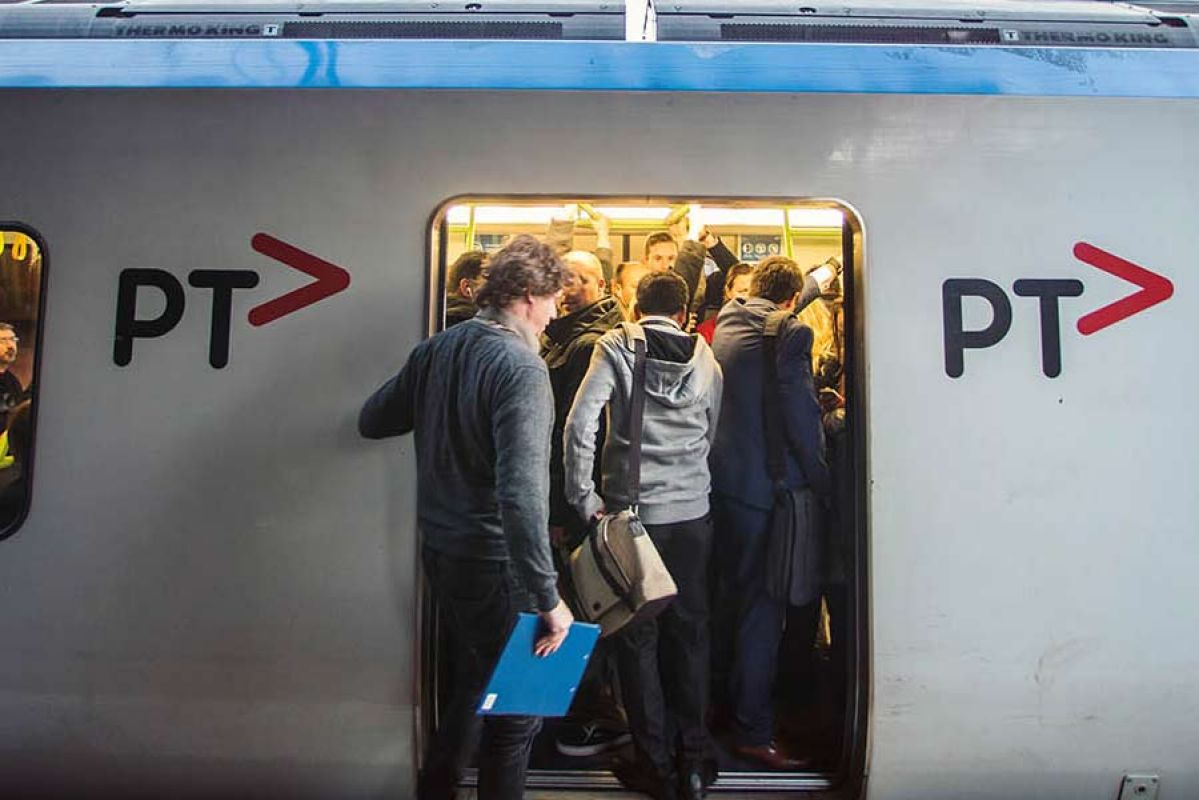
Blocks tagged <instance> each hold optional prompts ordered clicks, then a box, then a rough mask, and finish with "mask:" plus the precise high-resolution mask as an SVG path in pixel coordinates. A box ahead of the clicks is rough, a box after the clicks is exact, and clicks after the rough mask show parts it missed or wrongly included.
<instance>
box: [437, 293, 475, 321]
mask: <svg viewBox="0 0 1199 800" xmlns="http://www.w3.org/2000/svg"><path fill="white" fill-rule="evenodd" d="M478 311H479V307H478V306H476V305H475V301H474V300H468V299H466V298H465V297H462V296H461V295H457V294H451V295H446V298H445V326H446V327H447V328H452V327H454V326H455V325H457V324H458V323H459V322H466V321H467V320H468V319H470V318H471V317H473V316H474V315H475V314H477V313H478Z"/></svg>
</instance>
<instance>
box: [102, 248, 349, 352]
mask: <svg viewBox="0 0 1199 800" xmlns="http://www.w3.org/2000/svg"><path fill="white" fill-rule="evenodd" d="M250 246H251V247H253V248H254V249H255V250H256V251H258V252H259V253H262V254H263V255H264V256H269V257H270V258H273V259H275V260H276V261H278V262H280V263H282V264H285V265H287V266H289V267H291V268H293V269H297V270H299V271H300V272H303V273H305V274H307V275H311V276H312V277H313V278H316V280H315V281H313V282H312V283H310V284H308V285H307V286H301V287H300V288H299V289H296V290H294V291H291V292H288V293H287V294H284V295H281V296H279V297H276V298H275V299H274V300H268V301H267V302H265V303H262V304H261V305H257V306H255V307H254V308H252V309H250V324H251V325H253V326H255V327H258V326H261V325H266V324H268V323H271V322H274V321H275V320H277V319H279V318H280V317H285V316H287V315H288V314H291V313H292V312H294V311H299V310H300V309H301V308H304V307H305V306H310V305H312V304H313V303H316V302H319V301H321V300H324V299H325V298H326V297H329V296H330V295H334V294H337V293H338V292H340V291H342V290H344V289H345V288H346V287H347V286H349V285H350V273H348V272H346V271H345V270H344V269H342V268H341V267H339V266H337V265H336V264H331V263H329V262H328V261H325V260H324V259H323V258H318V257H317V256H314V255H313V254H312V253H307V252H305V251H303V250H301V249H300V248H298V247H295V246H293V245H290V244H288V243H287V242H284V241H280V240H279V239H276V238H275V237H274V236H271V235H269V234H265V233H259V234H255V235H254V238H253V239H251V240H250ZM187 282H188V284H189V285H190V286H192V287H193V288H196V289H210V290H211V291H212V328H211V332H210V333H209V337H208V363H209V364H211V365H212V366H213V367H215V368H216V369H221V368H222V367H224V366H225V365H226V364H228V363H229V330H230V327H231V322H232V320H231V315H232V308H233V291H234V290H235V289H253V288H254V287H255V286H257V285H258V273H257V272H254V271H253V270H248V269H197V270H192V271H191V272H189V273H188V275H187ZM143 287H145V288H148V289H155V290H157V291H159V292H161V293H162V296H163V299H164V300H165V301H166V304H165V306H164V307H163V310H162V313H160V314H159V315H158V316H157V317H153V318H149V319H140V318H138V316H137V296H138V290H139V289H141V288H143ZM185 305H186V299H185V295H184V291H183V284H182V283H180V282H179V279H178V278H176V277H175V276H174V275H172V274H171V273H169V272H167V271H166V270H161V269H125V270H121V276H120V284H119V287H118V289H117V324H116V339H115V340H114V343H113V348H112V360H113V362H114V363H116V364H117V366H120V367H124V366H128V365H129V362H131V361H132V360H133V340H134V339H154V338H157V337H159V336H165V335H166V334H168V333H170V332H171V331H172V330H173V329H174V328H175V326H176V325H178V324H179V320H181V319H183V309H184V306H185Z"/></svg>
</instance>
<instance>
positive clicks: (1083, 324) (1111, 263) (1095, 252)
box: [1074, 242, 1174, 336]
mask: <svg viewBox="0 0 1199 800" xmlns="http://www.w3.org/2000/svg"><path fill="white" fill-rule="evenodd" d="M1074 257H1075V258H1077V259H1078V260H1079V261H1082V262H1083V263H1085V264H1090V265H1091V266H1092V267H1095V268H1096V269H1101V270H1103V271H1104V272H1107V273H1110V274H1112V275H1115V276H1116V277H1117V278H1123V279H1124V280H1126V281H1128V282H1129V283H1135V284H1136V285H1137V286H1140V287H1141V290H1140V291H1139V292H1134V293H1132V294H1130V295H1128V297H1125V298H1123V299H1121V300H1117V301H1116V302H1114V303H1111V304H1109V305H1106V306H1104V307H1103V308H1100V309H1096V310H1095V311H1092V312H1091V313H1090V314H1087V315H1086V316H1083V317H1081V318H1080V319H1079V320H1078V332H1079V333H1081V334H1082V335H1083V336H1090V335H1091V334H1092V333H1095V332H1096V331H1101V330H1103V329H1104V328H1106V327H1107V326H1108V325H1115V324H1116V323H1117V322H1119V321H1120V320H1122V319H1127V318H1128V317H1131V316H1132V315H1133V314H1138V313H1140V312H1142V311H1144V310H1145V309H1147V308H1152V307H1153V306H1155V305H1157V304H1158V303H1163V302H1165V301H1166V300H1169V299H1170V297H1171V296H1172V295H1173V294H1174V284H1172V283H1170V280H1169V279H1168V278H1166V277H1165V276H1163V275H1158V274H1157V273H1156V272H1150V271H1149V270H1147V269H1145V268H1144V267H1142V266H1138V265H1137V264H1134V263H1132V262H1131V261H1125V260H1124V259H1122V258H1120V257H1119V256H1117V255H1113V254H1111V253H1109V252H1107V251H1106V250H1100V249H1099V248H1098V247H1095V246H1094V245H1090V244H1087V243H1086V242H1079V243H1078V244H1076V245H1074Z"/></svg>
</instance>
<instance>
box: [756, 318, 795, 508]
mask: <svg viewBox="0 0 1199 800" xmlns="http://www.w3.org/2000/svg"><path fill="white" fill-rule="evenodd" d="M790 316H791V312H790V311H785V310H780V311H773V312H771V313H770V314H768V315H767V317H766V326H765V328H764V329H763V331H762V358H763V369H762V421H763V424H764V425H765V428H766V471H767V472H768V473H769V474H770V479H771V480H772V481H774V485H775V488H779V487H781V486H782V485H783V484H784V482H785V481H786V479H787V455H786V449H785V445H784V442H786V430H785V428H784V425H783V404H782V397H781V393H780V391H779V372H778V337H779V331H780V330H782V327H783V323H784V322H785V321H786V320H787V318H788V317H790Z"/></svg>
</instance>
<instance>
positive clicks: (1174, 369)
mask: <svg viewBox="0 0 1199 800" xmlns="http://www.w3.org/2000/svg"><path fill="white" fill-rule="evenodd" d="M634 5H636V7H634ZM1197 5H1199V4H1197ZM1190 11H1191V4H1189V3H1181V2H1175V3H1167V4H1149V5H1147V6H1126V5H1122V4H1110V3H1103V2H1042V3H1025V2H1018V1H1017V0H1013V1H1012V2H1005V1H1004V0H991V2H987V3H981V4H971V5H969V6H957V5H952V6H950V5H939V6H935V7H931V8H929V7H922V6H920V5H917V4H907V3H901V2H891V3H886V4H882V3H868V2H854V3H850V4H848V5H846V6H837V7H836V8H832V7H822V6H818V5H813V6H802V7H801V6H796V5H795V4H784V3H773V2H757V3H752V4H733V3H723V4H721V3H716V2H709V1H708V0H703V1H702V2H700V1H696V2H683V3H678V4H671V5H670V6H662V7H659V8H658V9H657V12H656V15H655V14H654V13H652V9H650V10H648V12H649V13H647V8H646V6H645V4H643V3H642V4H629V7H627V8H626V7H625V6H624V5H623V4H615V3H574V2H571V3H561V4H548V3H546V4H530V3H490V2H486V0H485V2H483V3H470V4H454V5H453V6H452V7H451V6H450V5H448V4H444V3H441V4H438V3H424V4H417V3H379V4H374V3H357V4H355V3H322V4H315V5H314V4H306V3H291V4H279V3H270V2H263V3H253V4H231V3H226V4H214V3H211V2H204V3H201V2H188V1H186V0H176V1H174V2H166V1H165V0H161V1H159V0H146V1H144V2H136V1H135V2H130V3H120V4H103V3H100V4H96V3H92V4H84V3H69V2H68V3H55V2H40V3H39V2H26V3H15V4H10V5H5V6H0V104H2V105H0V108H3V109H4V112H5V114H4V123H3V124H4V136H3V143H4V146H3V147H2V148H0V233H2V234H3V249H2V250H0V314H2V315H4V317H0V322H8V323H9V324H11V325H12V326H13V332H14V338H19V340H20V342H19V349H20V355H19V357H16V358H17V360H16V361H15V362H14V363H13V364H12V365H11V366H10V367H9V369H10V371H11V372H12V373H13V374H14V375H15V376H16V377H17V379H18V380H19V381H20V383H21V385H22V388H23V390H24V391H25V392H26V393H27V394H28V396H29V398H30V400H31V402H30V404H29V405H28V406H27V408H26V409H25V411H24V412H23V413H24V414H25V415H26V417H27V424H28V426H29V428H28V430H29V431H30V432H31V434H30V435H28V436H27V438H26V439H23V440H20V441H19V442H18V443H17V444H16V445H12V447H13V449H14V455H15V456H16V459H17V460H16V463H17V465H18V466H19V467H20V469H21V474H20V481H19V482H15V481H14V482H12V483H11V486H15V487H16V488H15V489H11V491H9V493H8V494H7V495H6V497H7V498H8V499H9V501H10V502H9V503H8V505H7V506H5V508H6V509H7V510H6V511H5V513H6V514H7V516H6V517H5V519H7V521H8V522H7V527H6V528H5V531H4V533H5V538H4V539H3V541H0V597H2V598H3V602H2V606H3V610H2V611H0V641H2V642H3V643H4V647H3V648H2V649H0V720H2V722H0V785H4V786H6V787H9V788H10V790H11V791H13V792H14V794H13V796H18V795H17V794H16V793H15V792H16V791H17V790H20V792H21V794H22V795H31V796H36V795H38V794H41V795H64V796H121V797H130V796H140V795H141V794H146V795H163V794H169V795H176V796H198V797H199V796H204V797H207V796H238V797H241V796H268V797H274V796H280V797H284V796H286V797H307V796H313V797H382V796H389V797H407V796H411V794H412V792H413V790H414V776H415V766H414V765H416V764H418V763H419V761H420V755H421V752H422V748H423V747H424V746H425V744H426V742H427V734H428V731H429V728H430V726H431V725H432V724H434V723H435V721H436V714H437V706H438V685H439V680H440V678H439V676H440V675H441V670H442V669H443V666H442V665H441V664H440V663H439V655H438V650H437V647H436V636H435V635H434V629H435V616H434V614H433V611H432V609H431V607H430V603H429V600H428V598H427V596H426V595H425V592H424V587H423V583H422V579H421V576H420V574H419V570H418V562H419V559H418V558H417V557H416V556H417V553H418V542H419V534H418V531H417V529H416V514H415V495H416V486H415V468H414V466H415V465H414V459H413V454H412V445H411V442H410V441H405V440H397V442H396V443H393V444H389V445H379V444H376V443H371V442H367V441H364V440H362V439H360V438H359V437H358V435H357V432H356V429H355V417H356V414H357V410H358V408H359V406H360V404H361V402H362V401H363V400H364V399H365V397H366V396H367V395H368V394H369V392H370V391H371V390H373V389H374V388H375V387H376V386H377V385H378V384H379V383H381V382H382V381H383V380H384V379H386V378H387V377H389V376H390V375H391V374H393V373H394V371H395V370H396V369H397V368H398V367H399V366H400V365H401V364H402V363H403V360H404V358H405V357H406V355H407V353H408V351H409V350H410V349H411V348H412V347H413V346H414V345H415V344H416V343H417V342H418V341H420V340H421V339H422V338H423V337H426V336H428V335H430V334H432V333H434V332H435V331H437V330H438V329H440V327H441V326H442V324H443V323H442V320H443V313H444V306H445V298H444V291H443V286H444V279H445V270H446V267H447V264H448V262H449V261H450V260H451V259H452V257H453V255H455V254H456V253H458V252H460V251H461V250H462V249H463V248H464V247H466V246H468V245H470V246H474V245H475V243H483V244H486V242H490V241H498V240H499V238H500V237H502V236H504V235H507V234H508V233H511V232H516V231H518V230H524V229H528V230H534V231H535V230H539V229H540V228H541V227H542V226H543V225H544V224H545V223H546V221H547V215H550V214H551V213H552V212H551V211H549V210H547V209H556V208H561V207H563V206H564V205H567V204H569V205H571V206H572V207H577V206H578V204H580V203H582V204H584V205H585V206H588V207H591V208H596V209H608V210H609V212H610V213H611V215H612V216H613V218H614V220H615V221H616V222H617V223H618V224H617V226H616V230H615V233H616V236H617V240H618V241H619V243H620V246H621V247H622V248H627V251H625V252H629V253H634V254H635V252H636V249H637V247H638V245H639V242H640V241H641V239H642V238H643V237H644V235H645V233H646V231H647V230H649V229H650V228H651V227H653V226H654V225H656V224H657V223H658V222H659V221H661V220H664V219H665V218H666V217H668V216H669V215H670V214H671V213H673V212H674V211H675V210H676V209H680V208H684V207H688V208H692V209H697V210H696V211H695V212H694V213H697V214H698V213H700V212H699V211H698V209H703V212H702V213H704V214H705V215H706V217H707V219H708V220H709V221H710V222H711V224H712V225H714V226H715V227H716V228H717V229H719V230H721V231H722V235H724V236H726V237H727V238H728V240H729V241H730V242H736V243H737V244H738V245H739V247H741V248H744V247H748V249H745V250H744V252H745V253H746V254H750V255H752V254H753V253H754V252H755V250H754V248H755V247H758V246H760V247H762V248H764V250H761V251H759V254H761V253H768V252H772V250H771V248H775V249H780V248H781V249H784V250H786V251H788V252H792V253H794V254H797V257H798V256H802V257H803V259H806V260H808V261H809V262H811V263H818V262H819V261H820V260H821V259H823V258H826V257H828V256H831V255H835V256H837V257H838V258H839V259H840V260H841V261H843V263H844V264H845V267H846V271H845V277H844V283H845V300H844V314H845V317H844V333H845V342H846V348H847V352H846V357H847V367H848V370H847V374H848V382H847V401H848V403H847V421H848V426H849V430H850V432H851V441H852V448H851V458H852V464H851V469H850V471H849V474H850V475H851V476H852V487H851V492H850V495H849V497H850V499H849V507H850V508H849V512H848V513H849V516H850V519H851V523H852V524H851V526H850V527H851V530H852V536H851V540H850V541H849V542H848V543H847V546H848V551H847V552H848V553H849V554H850V557H849V561H848V564H847V571H848V572H847V575H846V577H845V579H846V581H847V585H848V586H849V587H850V588H849V595H850V598H851V602H850V612H849V613H850V617H851V625H850V628H849V631H850V632H849V639H850V641H848V642H845V643H839V644H842V645H844V646H845V647H846V648H847V651H846V652H847V654H848V657H847V659H846V662H845V675H844V677H845V679H846V681H847V684H848V691H847V693H846V696H845V698H844V700H843V701H842V702H841V704H840V705H839V706H838V715H839V717H838V725H837V727H836V729H835V732H834V733H833V734H831V737H832V738H831V739H830V743H831V744H830V745H829V749H828V757H827V758H826V759H825V760H823V761H821V762H820V763H819V764H818V765H817V766H816V767H814V768H812V769H805V770H803V771H800V772H795V773H769V772H761V771H756V770H754V769H751V768H748V767H746V766H745V765H738V764H736V763H724V764H722V767H724V769H723V770H722V772H721V775H720V778H719V780H718V781H717V782H716V784H715V785H714V787H713V792H714V793H716V794H717V795H718V796H730V797H738V796H740V797H753V796H794V797H804V796H809V797H845V798H857V797H864V798H872V799H875V798H881V799H884V800H902V799H905V798H914V797H920V798H946V799H947V800H949V799H953V800H957V799H959V798H1001V797H1002V798H1011V797H1021V798H1046V799H1048V798H1061V799H1063V800H1080V799H1081V798H1103V799H1104V800H1110V799H1111V798H1117V797H1120V798H1129V797H1146V798H1147V797H1153V796H1156V797H1158V798H1161V800H1181V799H1185V798H1191V797H1199V766H1197V764H1199V760H1197V759H1196V745H1195V727H1196V726H1195V722H1194V720H1195V719H1196V717H1199V688H1197V687H1196V682H1195V677H1194V676H1195V675H1196V674H1197V673H1199V640H1197V639H1196V637H1195V636H1194V635H1193V631H1195V630H1199V590H1197V589H1196V585H1197V583H1196V581H1195V580H1194V575H1195V574H1196V570H1197V568H1199V543H1197V542H1196V532H1197V530H1199V528H1197V526H1196V519H1197V517H1199V499H1197V498H1199V492H1196V485H1197V483H1196V478H1197V477H1199V476H1197V472H1196V467H1195V464H1196V461H1195V455H1194V454H1195V452H1196V450H1197V449H1199V427H1197V426H1199V423H1197V422H1196V415H1195V414H1194V413H1193V412H1192V411H1191V410H1190V409H1189V407H1188V406H1189V402H1190V400H1191V392H1193V391H1194V390H1195V381H1194V375H1196V374H1197V373H1199V362H1197V360H1196V359H1197V358H1199V355H1197V352H1199V351H1197V350H1196V348H1195V347H1194V342H1195V329H1194V320H1195V319H1196V318H1199V305H1196V303H1197V301H1196V299H1195V294H1194V292H1193V291H1192V285H1191V284H1192V282H1191V280H1190V277H1191V276H1193V275H1194V274H1195V271H1196V263H1197V262H1196V253H1197V252H1199V226H1196V225H1195V209H1196V208H1197V207H1199V189H1197V188H1196V187H1197V186H1199V180H1197V178H1199V175H1197V174H1196V171H1195V167H1194V159H1193V157H1192V153H1193V150H1194V145H1193V142H1194V138H1195V136H1197V135H1199V99H1197V98H1199V54H1197V53H1199V51H1197V47H1199V40H1197V38H1196V37H1197V36H1199V21H1197V18H1196V17H1195V16H1194V15H1193V14H1191V13H1190ZM650 38H654V39H657V41H644V40H645V39H650ZM630 40H632V41H630ZM487 214H491V215H492V216H490V217H488V216H487ZM585 217H586V215H582V216H580V228H579V231H580V233H579V236H580V237H581V238H580V241H583V242H587V241H589V239H588V238H587V237H588V236H589V235H590V234H589V233H588V232H587V230H588V229H587V222H586V218H585ZM722 226H723V227H722ZM488 237H492V238H488ZM14 408H15V405H14ZM21 442H24V443H23V444H22V443H21ZM4 446H5V447H8V446H9V445H8V444H7V443H4ZM21 448H23V449H21ZM6 457H8V454H0V473H3V472H4V470H5V467H4V466H2V465H3V463H4V458H6ZM0 483H4V484H5V487H7V488H11V486H10V483H9V482H8V481H6V480H0ZM14 498H15V499H14ZM785 677H786V676H784V679H785ZM615 787H616V783H615V781H614V779H613V778H612V776H611V774H610V773H608V771H607V770H606V769H605V768H603V767H602V766H597V765H595V764H591V763H587V764H584V765H582V766H580V765H578V764H572V763H569V762H566V761H563V760H561V759H555V758H553V757H550V756H546V757H544V758H543V757H541V756H539V755H536V754H535V756H534V762H533V770H532V771H531V773H530V793H531V795H532V794H534V793H537V794H536V796H541V797H585V796H589V795H591V794H593V793H596V792H606V791H610V790H612V789H614V788H615ZM5 793H6V794H8V792H7V791H6V792H5ZM605 796H607V795H605Z"/></svg>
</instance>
